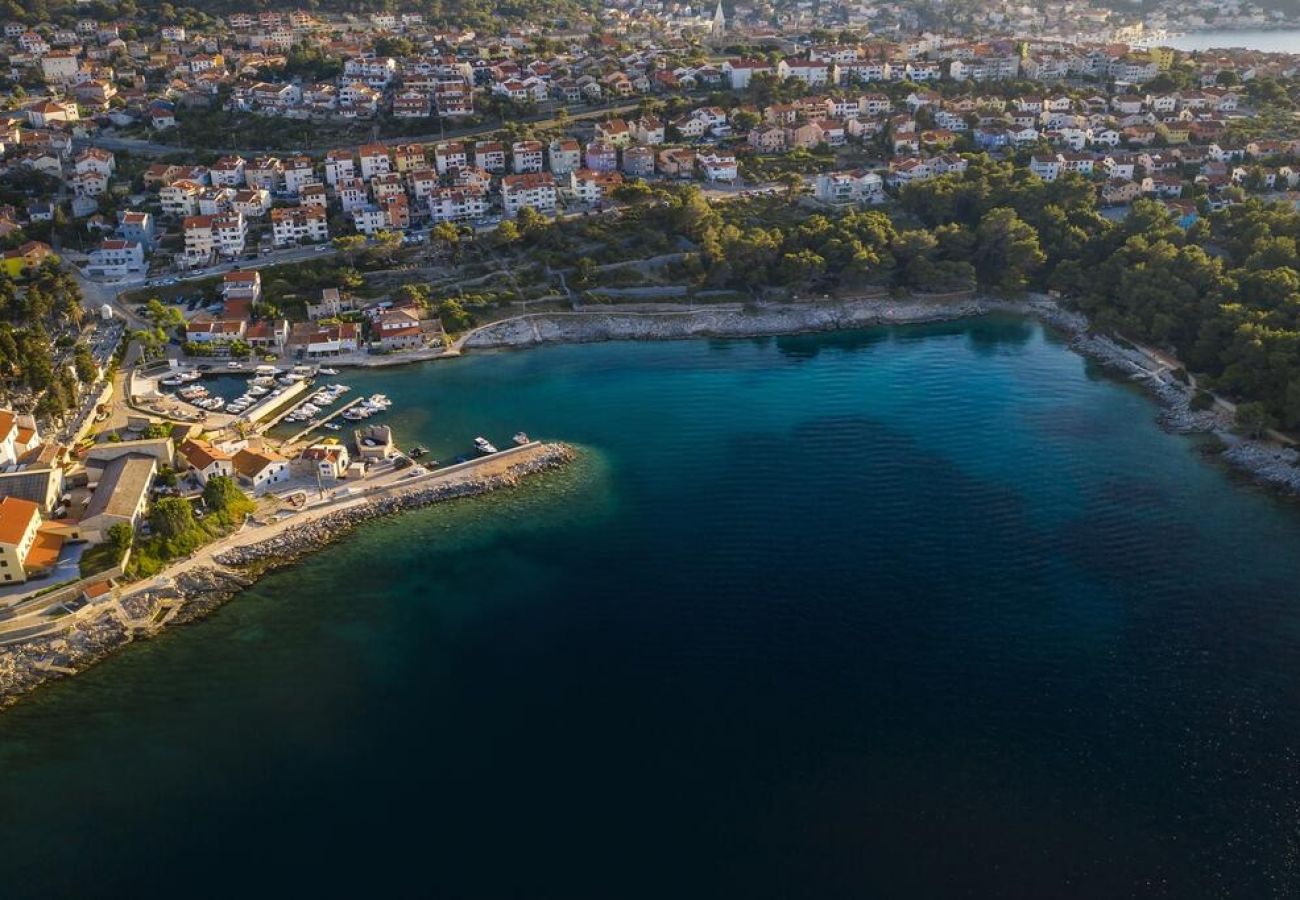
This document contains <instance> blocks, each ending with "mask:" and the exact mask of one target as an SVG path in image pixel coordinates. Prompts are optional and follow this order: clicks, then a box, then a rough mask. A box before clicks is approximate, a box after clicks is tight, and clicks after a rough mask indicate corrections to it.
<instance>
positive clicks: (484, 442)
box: [474, 437, 497, 454]
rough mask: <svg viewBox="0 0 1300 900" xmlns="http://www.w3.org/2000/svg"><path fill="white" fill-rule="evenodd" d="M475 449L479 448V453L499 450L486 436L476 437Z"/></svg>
mask: <svg viewBox="0 0 1300 900" xmlns="http://www.w3.org/2000/svg"><path fill="white" fill-rule="evenodd" d="M474 449H476V450H478V452H479V453H485V454H490V453H496V452H497V448H496V447H495V446H493V444H492V442H491V441H489V440H488V439H487V438H485V437H476V438H474Z"/></svg>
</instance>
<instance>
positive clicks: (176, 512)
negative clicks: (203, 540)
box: [149, 497, 198, 541]
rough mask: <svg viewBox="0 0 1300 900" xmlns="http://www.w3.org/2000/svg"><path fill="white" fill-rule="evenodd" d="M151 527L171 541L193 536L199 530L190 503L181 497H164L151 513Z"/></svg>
mask: <svg viewBox="0 0 1300 900" xmlns="http://www.w3.org/2000/svg"><path fill="white" fill-rule="evenodd" d="M149 525H150V526H151V527H152V528H153V530H154V532H155V533H156V534H158V535H159V536H160V537H162V538H163V539H164V540H169V541H170V540H176V539H178V538H184V537H188V536H191V535H193V533H194V532H195V531H196V530H197V529H198V526H197V525H196V523H195V521H194V510H193V509H192V508H191V507H190V504H189V501H188V500H182V499H181V498H180V497H164V498H163V499H161V500H159V501H158V502H157V503H155V504H154V505H153V510H151V511H150V513H149Z"/></svg>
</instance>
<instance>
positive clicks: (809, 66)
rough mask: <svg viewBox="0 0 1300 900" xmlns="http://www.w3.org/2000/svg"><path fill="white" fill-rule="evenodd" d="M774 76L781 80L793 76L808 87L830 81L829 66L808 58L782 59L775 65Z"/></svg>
mask: <svg viewBox="0 0 1300 900" xmlns="http://www.w3.org/2000/svg"><path fill="white" fill-rule="evenodd" d="M776 77H777V78H780V79H781V80H782V81H785V80H786V79H787V78H794V79H796V80H797V81H802V82H803V83H804V84H806V85H808V86H809V87H817V86H819V85H824V84H827V83H829V82H830V80H831V67H830V65H829V64H828V63H824V62H815V61H813V60H809V59H783V60H781V61H780V62H779V63H777V65H776Z"/></svg>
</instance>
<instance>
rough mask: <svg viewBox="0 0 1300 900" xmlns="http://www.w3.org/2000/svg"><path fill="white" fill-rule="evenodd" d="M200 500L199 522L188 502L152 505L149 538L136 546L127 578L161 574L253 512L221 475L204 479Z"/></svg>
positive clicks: (176, 500)
mask: <svg viewBox="0 0 1300 900" xmlns="http://www.w3.org/2000/svg"><path fill="white" fill-rule="evenodd" d="M202 499H203V505H204V506H205V507H206V513H204V514H203V515H202V518H200V517H199V515H197V514H196V513H195V508H194V506H193V504H192V503H191V501H189V500H186V499H184V498H181V497H164V498H162V499H160V500H158V501H157V502H155V503H154V505H153V509H152V510H150V512H149V527H150V529H151V530H152V532H153V534H152V535H150V536H149V537H148V538H146V539H144V540H142V541H139V542H138V543H137V544H136V549H135V552H134V553H133V554H132V555H131V563H130V574H132V575H134V576H136V577H141V578H144V577H148V576H150V575H153V574H156V573H157V572H160V571H162V569H164V568H165V567H166V566H167V564H168V563H170V562H171V561H172V560H175V559H179V558H181V557H183V556H187V555H189V554H190V553H193V552H194V551H195V550H197V549H198V548H199V547H201V546H202V545H203V544H206V543H208V542H209V541H212V540H215V539H216V538H219V537H221V536H223V535H225V534H229V533H230V532H231V531H233V530H234V529H236V528H238V527H239V526H240V524H242V523H243V521H244V517H245V516H247V515H248V514H249V513H251V512H252V511H253V509H254V503H253V501H252V500H250V499H248V497H246V496H245V495H244V493H243V491H241V490H240V489H239V487H238V485H236V484H235V481H234V479H232V478H229V477H227V476H225V475H214V476H213V477H211V478H209V479H208V482H207V484H206V485H205V486H204V488H203V498H202Z"/></svg>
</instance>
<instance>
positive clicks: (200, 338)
mask: <svg viewBox="0 0 1300 900" xmlns="http://www.w3.org/2000/svg"><path fill="white" fill-rule="evenodd" d="M247 329H248V322H247V321H246V320H244V319H215V320H211V321H199V320H197V319H196V320H193V321H191V322H189V323H188V324H187V325H186V326H185V342H186V343H187V344H208V345H213V346H218V345H227V344H230V343H231V342H233V341H239V340H243V338H244V332H245V331H246V330H247Z"/></svg>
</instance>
